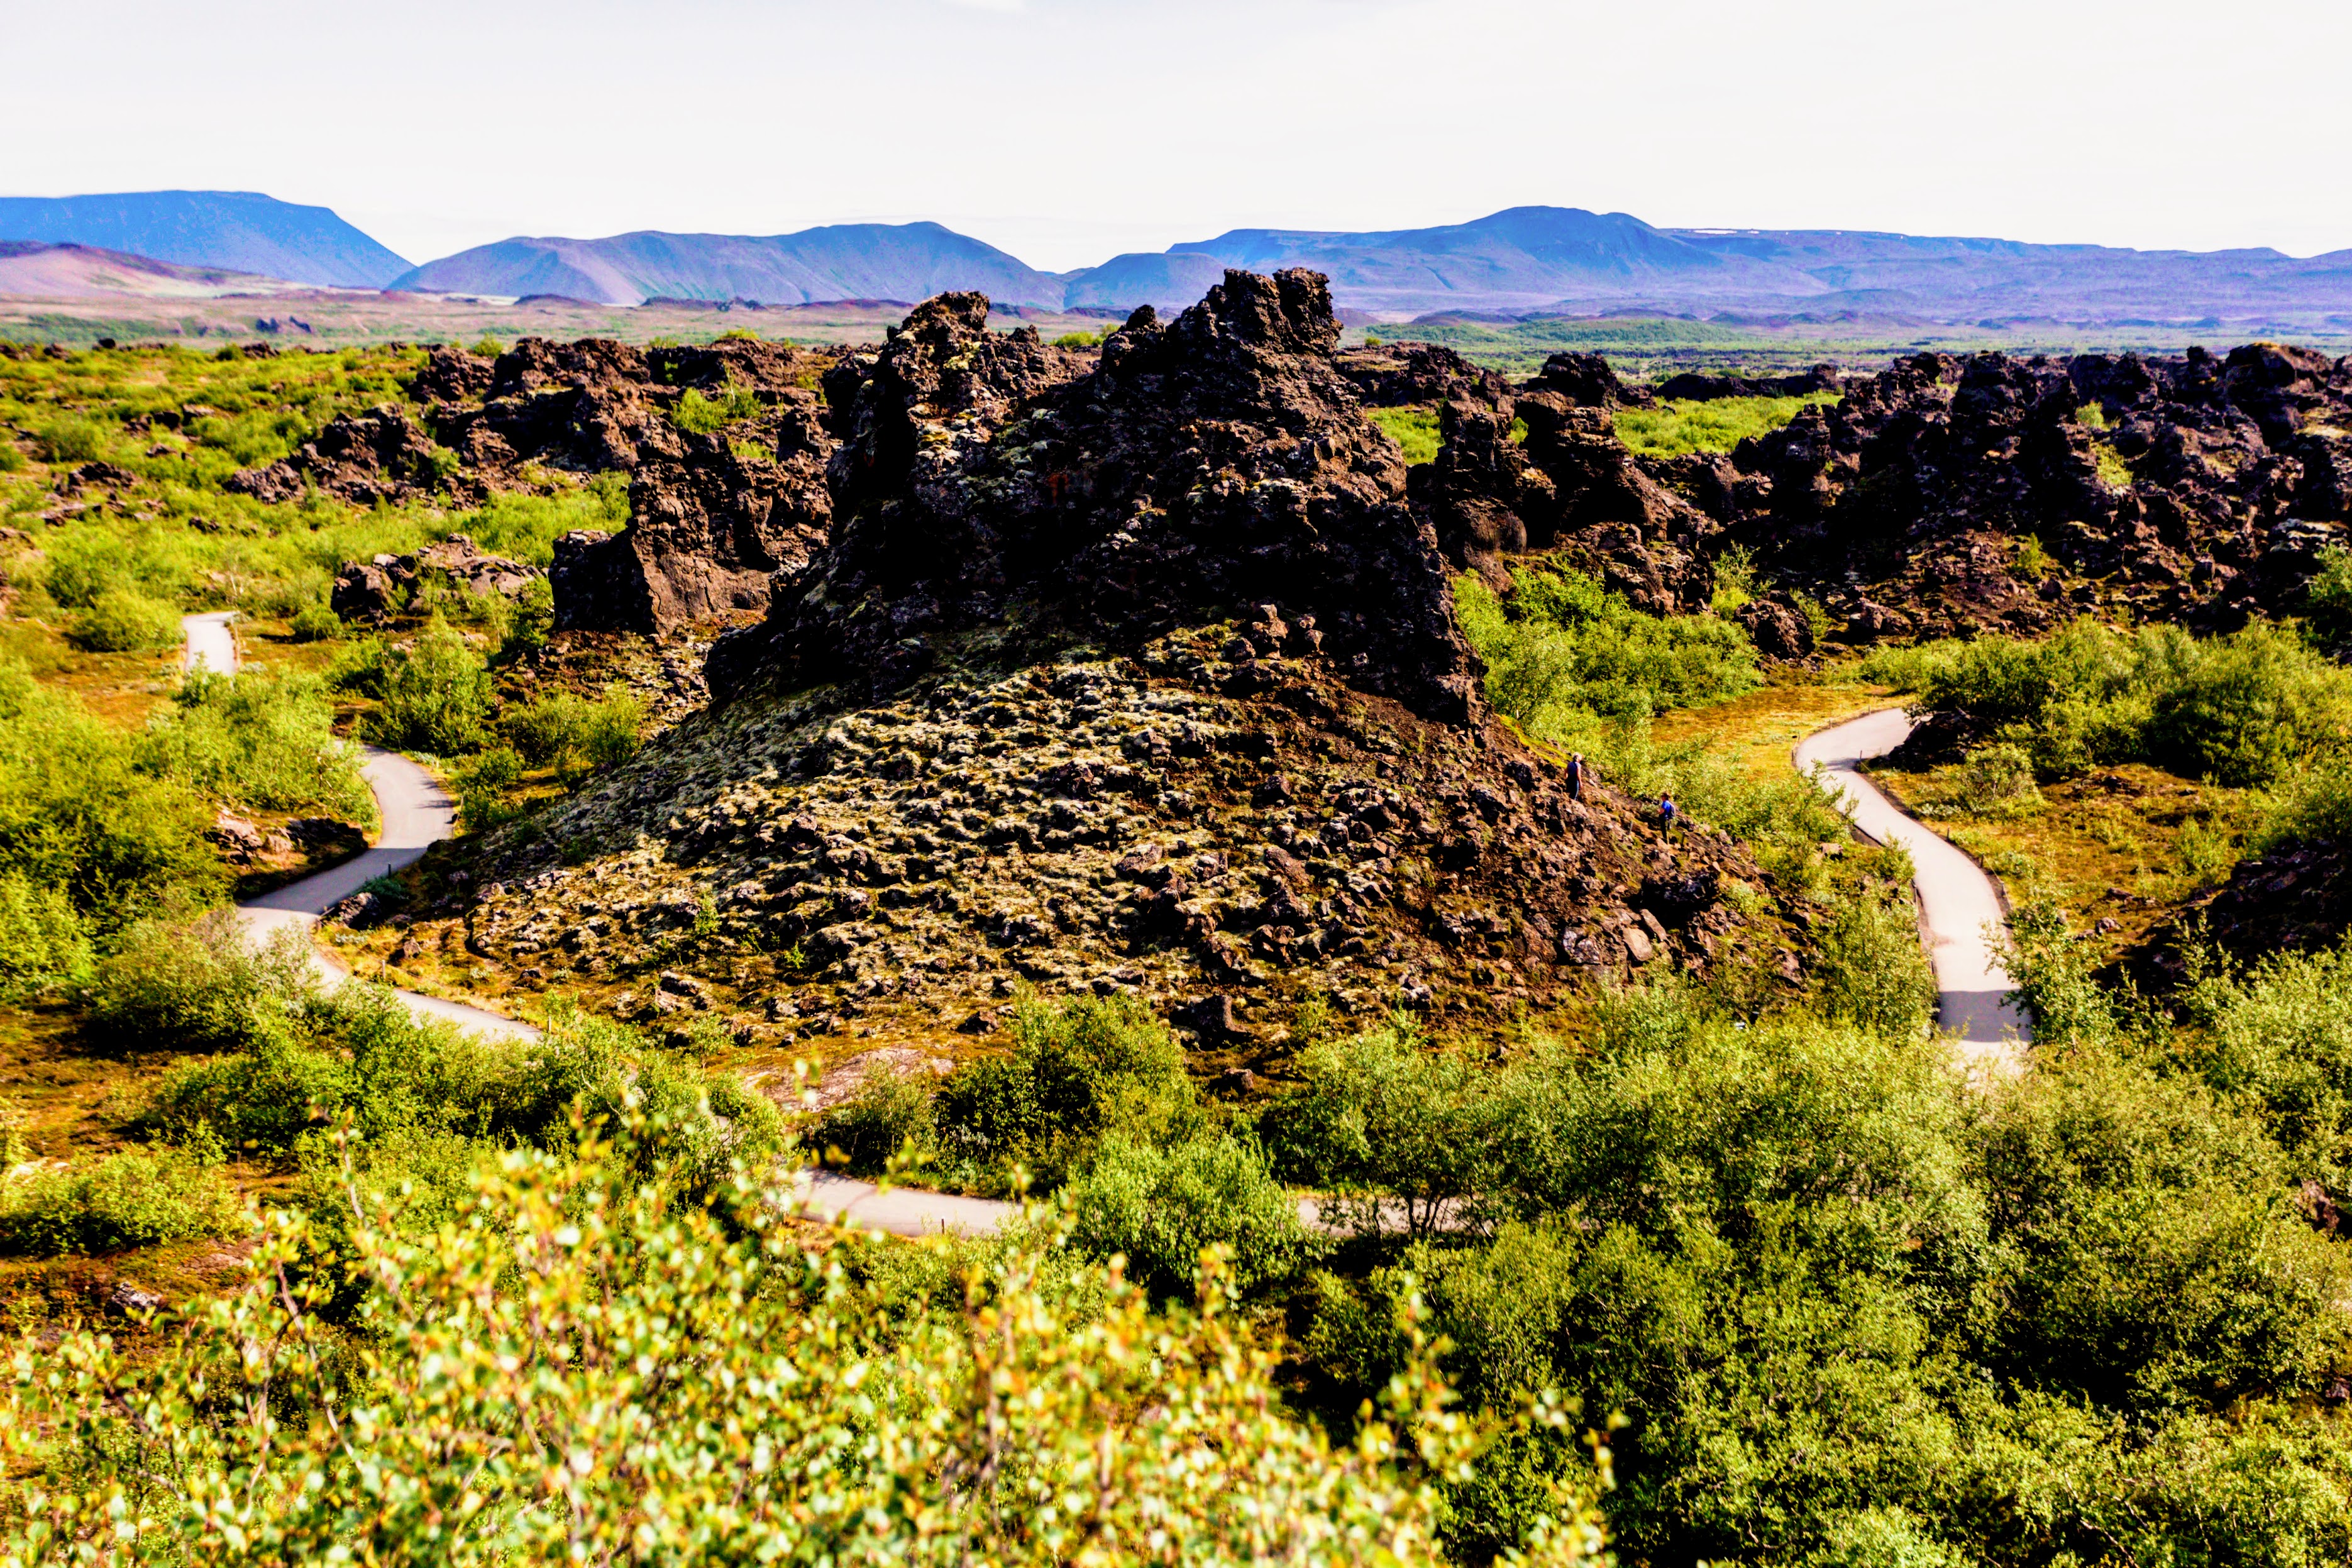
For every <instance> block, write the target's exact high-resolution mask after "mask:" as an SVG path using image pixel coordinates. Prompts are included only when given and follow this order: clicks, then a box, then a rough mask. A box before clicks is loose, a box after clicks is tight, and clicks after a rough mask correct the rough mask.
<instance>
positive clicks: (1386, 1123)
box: [1262, 1017, 1503, 1236]
mask: <svg viewBox="0 0 2352 1568" xmlns="http://www.w3.org/2000/svg"><path fill="white" fill-rule="evenodd" d="M1298 1071H1299V1074H1300V1076H1301V1078H1303V1079H1305V1084H1304V1087H1302V1088H1301V1089H1298V1090H1297V1091H1295V1092H1293V1093H1291V1094H1288V1095H1286V1096H1285V1097H1284V1098H1283V1099H1281V1100H1278V1101H1276V1103H1275V1104H1274V1105H1273V1106H1271V1107H1269V1108H1268V1109H1267V1110H1266V1112H1265V1117H1264V1119H1263V1122H1262V1125H1263V1128H1264V1131H1265V1140H1266V1145H1267V1148H1268V1149H1269V1150H1270V1151H1271V1152H1272V1153H1273V1156H1274V1162H1275V1166H1276V1169H1277V1170H1278V1171H1280V1172H1281V1173H1282V1174H1284V1175H1285V1176H1286V1177H1287V1178H1289V1179H1290V1180H1292V1181H1296V1182H1300V1183H1304V1184H1307V1185H1309V1186H1313V1187H1317V1188H1319V1189H1323V1190H1326V1191H1328V1192H1329V1193H1331V1194H1332V1197H1331V1198H1330V1200H1329V1202H1328V1214H1329V1215H1330V1217H1331V1218H1332V1219H1333V1220H1334V1221H1335V1223H1337V1224H1339V1226H1342V1227H1343V1228H1347V1227H1351V1228H1358V1229H1364V1230H1371V1231H1377V1230H1379V1229H1380V1228H1381V1225H1382V1220H1383V1217H1384V1215H1383V1208H1384V1207H1394V1208H1395V1209H1397V1210H1398V1211H1400V1213H1401V1215H1402V1219H1403V1222H1404V1226H1405V1228H1406V1230H1407V1231H1408V1232H1410V1233H1411V1234H1412V1235H1415V1236H1420V1235H1425V1234H1428V1233H1429V1232H1431V1231H1433V1230H1435V1229H1436V1228H1438V1227H1439V1226H1441V1225H1442V1224H1444V1221H1445V1219H1446V1217H1447V1215H1448V1214H1449V1212H1450V1211H1451V1210H1452V1209H1453V1207H1454V1205H1458V1204H1459V1203H1460V1202H1461V1201H1462V1200H1464V1199H1465V1198H1466V1197H1468V1196H1470V1195H1471V1194H1473V1193H1475V1191H1477V1190H1478V1188H1479V1186H1480V1185H1481V1184H1482V1182H1483V1180H1484V1179H1485V1178H1486V1176H1487V1175H1488V1174H1490V1170H1489V1161H1490V1158H1491V1150H1490V1149H1489V1148H1488V1147H1487V1144H1488V1142H1489V1141H1490V1140H1489V1133H1490V1131H1491V1126H1492V1122H1493V1120H1494V1113H1495V1109H1496V1103H1497V1101H1496V1094H1497V1092H1498V1091H1499V1086H1500V1084H1501V1083H1502V1081H1503V1080H1502V1079H1497V1078H1494V1077H1492V1076H1489V1075H1484V1074H1481V1073H1478V1072H1477V1071H1475V1069H1473V1068H1472V1067H1471V1066H1470V1064H1469V1063H1468V1062H1466V1061H1465V1060H1464V1059H1462V1058H1460V1057H1459V1056H1457V1055H1454V1054H1453V1053H1450V1052H1442V1051H1433V1050H1431V1049H1430V1048H1428V1046H1427V1043H1426V1042H1425V1041H1424V1040H1423V1038H1422V1037H1421V1035H1420V1034H1419V1032H1418V1031H1417V1030H1416V1029H1415V1028H1414V1027H1413V1026H1412V1022H1411V1021H1410V1020H1409V1019H1407V1018H1403V1017H1398V1018H1395V1019H1392V1020H1391V1021H1390V1023H1389V1024H1388V1025H1387V1026H1384V1027H1381V1028H1377V1029H1370V1030H1366V1031H1365V1032H1363V1033H1361V1034H1359V1035H1355V1036H1351V1037H1346V1038H1341V1039H1331V1040H1326V1041H1323V1042H1321V1043H1319V1044H1317V1045H1315V1046H1312V1047H1309V1048H1308V1049H1307V1050H1306V1051H1305V1052H1303V1053H1301V1054H1300V1056H1299V1058H1298Z"/></svg>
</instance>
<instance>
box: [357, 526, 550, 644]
mask: <svg viewBox="0 0 2352 1568" xmlns="http://www.w3.org/2000/svg"><path fill="white" fill-rule="evenodd" d="M538 575H539V573H537V572H535V571H533V570H532V569H531V568H530V567H528V566H526V565H524V564H523V563H521V562H520V561H509V560H507V559H506V558H505V557H503V556H499V555H485V554H483V553H482V551H481V548H480V547H479V546H478V545H477V544H476V543H475V542H473V541H472V540H471V539H469V538H467V536H466V535H465V534H462V533H453V534H451V535H449V537H448V538H446V539H445V540H443V541H441V542H439V543H437V544H427V545H425V546H424V547H423V548H421V549H419V550H415V551H413V552H410V553H408V554H406V555H379V556H377V557H375V558H374V559H373V560H372V561H346V562H344V563H342V565H341V568H339V569H338V570H337V571H336V573H335V587H334V593H333V595H332V596H331V598H330V599H329V600H328V608H330V609H331V610H333V611H334V612H335V614H336V615H337V616H341V618H342V619H344V620H346V621H352V622H362V621H364V622H375V621H381V620H383V619H384V618H385V617H386V616H390V615H391V614H392V613H393V612H394V610H396V609H398V608H399V607H401V606H402V605H404V604H407V603H408V602H410V600H411V598H412V596H413V595H415V592H416V590H417V588H418V587H419V586H420V585H421V584H424V583H425V581H427V580H428V579H437V580H439V581H441V582H443V583H446V584H448V585H450V586H451V587H454V588H460V589H463V590H464V591H465V592H467V593H468V594H472V595H488V594H504V595H509V596H512V595H517V594H520V593H521V592H522V591H523V590H524V589H525V588H527V587H528V586H530V582H531V579H533V578H534V577H537V576H538Z"/></svg>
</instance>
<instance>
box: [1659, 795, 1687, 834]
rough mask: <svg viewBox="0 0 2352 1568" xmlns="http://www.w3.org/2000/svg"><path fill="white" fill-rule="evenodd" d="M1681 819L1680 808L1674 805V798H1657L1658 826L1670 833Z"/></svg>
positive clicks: (1667, 796)
mask: <svg viewBox="0 0 2352 1568" xmlns="http://www.w3.org/2000/svg"><path fill="white" fill-rule="evenodd" d="M1682 819H1683V813H1682V807H1680V806H1678V805H1675V797H1674V796H1673V795H1660V796H1659V797H1658V826H1660V827H1663V828H1664V829H1665V830H1666V831H1667V832H1669V833H1671V832H1673V831H1674V827H1675V823H1677V822H1680V821H1681V820H1682Z"/></svg>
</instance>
